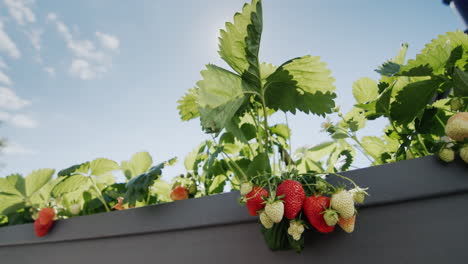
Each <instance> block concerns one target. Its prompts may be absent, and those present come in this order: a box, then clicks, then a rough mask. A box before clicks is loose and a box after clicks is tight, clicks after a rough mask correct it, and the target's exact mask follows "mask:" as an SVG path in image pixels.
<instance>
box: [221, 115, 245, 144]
mask: <svg viewBox="0 0 468 264" xmlns="http://www.w3.org/2000/svg"><path fill="white" fill-rule="evenodd" d="M225 128H226V131H227V132H229V133H231V134H232V135H233V136H234V137H235V138H237V139H238V140H239V141H240V142H242V143H247V142H248V141H249V139H247V137H246V135H245V134H244V131H243V130H242V126H241V121H240V119H239V118H238V117H233V118H231V120H229V121H228V122H227V123H226V125H225Z"/></svg>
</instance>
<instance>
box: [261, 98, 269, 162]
mask: <svg viewBox="0 0 468 264" xmlns="http://www.w3.org/2000/svg"><path fill="white" fill-rule="evenodd" d="M261 99H262V110H263V127H264V129H265V148H266V151H265V153H267V154H268V151H269V143H270V142H269V141H270V135H269V134H270V133H269V130H270V129H269V126H268V113H267V109H266V102H265V96H262V97H261Z"/></svg>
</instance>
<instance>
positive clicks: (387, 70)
mask: <svg viewBox="0 0 468 264" xmlns="http://www.w3.org/2000/svg"><path fill="white" fill-rule="evenodd" d="M400 68H401V65H400V64H398V63H395V62H392V61H387V62H384V64H382V65H381V66H379V68H377V69H376V70H375V71H376V72H377V73H379V74H380V75H383V76H388V77H391V76H394V75H396V74H397V73H398V72H400Z"/></svg>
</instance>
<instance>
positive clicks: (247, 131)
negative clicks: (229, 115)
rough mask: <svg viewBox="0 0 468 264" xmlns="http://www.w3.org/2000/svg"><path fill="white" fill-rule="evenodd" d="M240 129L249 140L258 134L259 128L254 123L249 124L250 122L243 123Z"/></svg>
mask: <svg viewBox="0 0 468 264" xmlns="http://www.w3.org/2000/svg"><path fill="white" fill-rule="evenodd" d="M240 129H241V130H242V134H244V136H245V139H246V140H247V141H249V140H251V139H253V138H255V137H256V136H257V129H256V128H255V126H254V125H252V124H249V123H245V124H242V126H241V128H240Z"/></svg>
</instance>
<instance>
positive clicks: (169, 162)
mask: <svg viewBox="0 0 468 264" xmlns="http://www.w3.org/2000/svg"><path fill="white" fill-rule="evenodd" d="M177 161H178V159H177V157H174V158H172V159H170V160H166V162H164V165H166V166H174V165H175V164H177Z"/></svg>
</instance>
